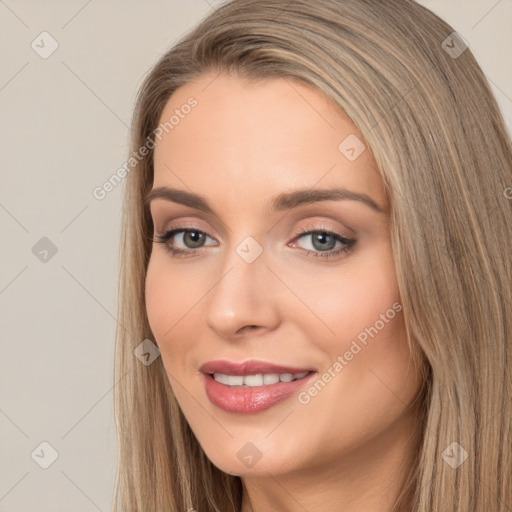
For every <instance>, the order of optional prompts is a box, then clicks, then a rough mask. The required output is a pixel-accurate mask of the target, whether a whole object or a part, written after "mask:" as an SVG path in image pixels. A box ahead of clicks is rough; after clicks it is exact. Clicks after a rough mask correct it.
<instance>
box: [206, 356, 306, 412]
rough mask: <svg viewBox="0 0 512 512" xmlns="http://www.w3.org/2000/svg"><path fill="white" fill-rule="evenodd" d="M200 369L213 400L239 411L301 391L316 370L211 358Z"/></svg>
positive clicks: (263, 407) (274, 402) (261, 406)
mask: <svg viewBox="0 0 512 512" xmlns="http://www.w3.org/2000/svg"><path fill="white" fill-rule="evenodd" d="M200 370H201V372H202V373H203V374H204V375H203V381H204V386H205V390H206V395H207V396H208V398H209V400H210V402H212V404H214V405H216V406H217V407H219V408H221V409H223V410H225V411H227V412H236V413H255V412H260V411H264V410H266V409H269V408H270V407H273V406H274V405H277V404H278V403H280V402H282V401H283V400H286V399H287V398H289V397H291V396H292V395H294V394H295V393H297V392H298V391H299V390H300V389H301V388H302V387H304V386H305V384H306V382H307V381H309V380H310V379H311V377H312V376H313V375H315V374H316V371H315V370H312V369H310V368H307V367H293V366H285V365H277V364H273V363H267V362H264V361H245V362H243V363H234V362H231V361H210V362H208V363H205V364H203V365H202V366H201V368H200ZM214 376H215V377H214ZM276 377H278V378H277V379H276ZM264 382H266V383H264ZM260 384H261V385H260Z"/></svg>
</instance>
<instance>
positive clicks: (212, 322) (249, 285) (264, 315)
mask: <svg viewBox="0 0 512 512" xmlns="http://www.w3.org/2000/svg"><path fill="white" fill-rule="evenodd" d="M220 268H221V272H220V273H219V279H218V280H217V281H216V284H215V285H214V286H213V288H212V290H211V292H210V293H209V299H208V301H207V311H206V321H207V323H208V325H209V327H210V328H211V329H213V330H214V331H216V332H217V333H218V334H219V335H223V336H229V335H232V334H235V333H236V332H237V331H238V330H240V329H241V328H243V327H245V326H249V325H251V326H259V327H271V326H273V325H274V324H275V322H276V319H277V307H276V304H275V302H274V299H273V297H274V296H275V294H273V293H272V286H273V285H272V283H271V279H270V278H271V277H272V274H271V272H270V271H269V270H268V268H267V257H266V254H265V251H264V249H263V247H262V245H261V244H260V243H259V242H258V241H257V240H256V239H255V238H253V237H252V236H247V237H245V238H243V239H242V241H241V242H239V243H238V244H237V245H236V246H234V247H232V248H230V250H229V253H228V254H226V255H224V258H223V262H222V265H221V267H220Z"/></svg>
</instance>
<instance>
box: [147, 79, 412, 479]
mask: <svg viewBox="0 0 512 512" xmlns="http://www.w3.org/2000/svg"><path fill="white" fill-rule="evenodd" d="M191 97H193V99H190V98H191ZM186 105H189V107H187V106H186ZM190 105H193V106H192V107H190ZM172 116H174V117H173V118H172V121H171V122H170V124H169V123H168V124H167V130H161V132H159V133H163V136H162V137H161V140H158V139H157V140H156V148H155V177H154V183H153V191H152V193H151V195H152V200H151V203H150V208H151V215H152V218H153V222H154V227H155V240H156V242H157V243H154V244H153V249H152V253H151V259H150V262H149V267H148V271H147V280H146V305H147V312H148V317H149V321H150V325H151V329H152V331H153V333H154V336H155V341H156V343H157V344H158V346H159V348H160V351H161V357H162V360H163V364H164V366H165V369H166V371H167V374H168V377H169V380H170V383H171V386H172V389H173V391H174V393H175V396H176V398H177V400H178V402H179V405H180V407H181V409H182V411H183V413H184V415H185V417H186V418H187V420H188V422H189V424H190V427H191V428H192V430H193V432H194V433H195V435H196V437H197V439H198V441H199V443H200V444H201V445H202V447H203V449H204V451H205V452H206V454H207V456H208V457H209V458H210V459H211V461H212V462H213V463H214V464H215V465H216V466H218V467H219V468H220V469H221V470H223V471H225V472H227V473H231V474H236V475H242V476H244V475H245V476H248V475H266V474H268V473H270V474H272V475H278V474H284V473H290V472H292V471H297V470H301V471H303V470H315V471H316V470H318V468H325V467H332V464H336V465H339V466H343V465H347V467H348V465H349V464H350V465H351V466H350V467H352V468H354V463H355V462H356V461H357V463H358V464H361V463H362V461H364V460H366V459H367V458H368V457H370V454H371V457H373V459H374V463H375V465H378V464H380V463H377V460H386V454H387V455H389V456H390V457H391V456H395V457H396V454H397V453H399V452H400V451H401V450H402V448H403V445H404V440H405V439H406V438H407V437H408V436H409V435H410V433H411V426H412V425H414V424H416V420H415V418H414V415H413V414H412V413H411V410H410V409H409V407H408V406H409V405H410V404H411V402H412V400H413V398H414V397H415V396H416V394H417V392H418V390H419V386H420V384H421V375H420V372H419V370H417V369H416V368H415V367H414V366H413V364H412V361H411V356H410V352H409V350H408V345H407V340H406V334H405V328H404V321H403V312H402V311H401V309H402V307H401V304H400V295H399V291H398V286H397V279H396V273H395V268H394V263H393V255H392V249H391V241H390V233H389V224H388V222H389V213H388V207H387V204H386V195H385V190H384V187H383V182H382V180H381V178H380V176H379V174H378V172H377V171H376V163H375V161H374V159H373V158H372V156H371V154H370V151H369V150H368V148H365V147H364V146H363V143H364V142H363V141H362V136H361V134H360V133H359V131H358V130H357V129H356V127H355V126H354V125H353V123H352V122H351V121H350V120H349V119H348V118H347V117H346V116H345V115H344V114H343V113H342V112H340V111H339V110H338V109H336V108H335V107H334V106H333V104H332V103H329V102H328V101H327V100H326V99H325V97H324V96H323V95H322V94H320V93H319V92H318V91H316V90H315V89H313V88H310V87H309V86H306V85H302V84H300V83H298V82H296V81H289V80H285V79H272V80H267V81H260V82H246V81H244V80H242V79H240V78H234V77H229V76H228V75H219V76H217V77H215V75H213V74H209V75H204V76H203V77H201V79H200V80H197V81H195V82H192V83H189V84H187V85H185V86H183V87H182V88H180V89H178V90H177V91H176V92H175V94H173V95H172V97H171V98H170V100H169V101H168V103H167V105H166V107H165V110H164V112H163V114H162V117H161V123H162V124H163V123H165V122H166V121H169V120H170V119H171V117H172ZM158 236H160V237H162V238H160V239H159V238H158ZM164 240H166V241H165V243H164ZM158 242H162V243H158ZM173 251H176V252H173ZM305 372H307V373H305ZM212 374H216V375H215V377H214V376H212ZM290 379H294V380H292V381H291V382H290ZM376 454H378V456H376ZM393 454H394V455H393ZM365 457H366V459H365Z"/></svg>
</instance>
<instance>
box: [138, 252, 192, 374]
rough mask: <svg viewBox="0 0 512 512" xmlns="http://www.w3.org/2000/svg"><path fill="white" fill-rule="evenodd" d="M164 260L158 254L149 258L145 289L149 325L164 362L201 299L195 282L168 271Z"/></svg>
mask: <svg viewBox="0 0 512 512" xmlns="http://www.w3.org/2000/svg"><path fill="white" fill-rule="evenodd" d="M165 260H166V259H165V256H162V255H160V254H157V255H154V256H153V255H152V257H151V259H150V261H149V265H148V270H147V274H146V290H145V297H146V310H147V314H148V320H149V325H150V327H151V330H152V332H153V334H154V336H155V338H156V339H155V341H156V342H157V343H158V345H159V347H160V350H161V352H162V357H163V360H164V363H166V359H167V357H166V354H167V353H168V352H169V350H173V349H176V348H177V345H178V343H176V342H179V340H182V339H183V332H182V329H183V326H184V325H185V324H186V323H187V320H188V315H189V314H190V313H191V311H192V309H193V306H194V304H196V303H197V302H198V301H199V299H200V297H201V290H200V289H198V282H197V280H195V279H191V278H190V276H189V275H188V274H189V273H188V272H186V271H180V269H179V268H178V269H176V268H175V269H173V270H170V268H169V263H168V262H166V261H165ZM178 334H179V336H178ZM171 341H172V343H171ZM166 366H167V365H166Z"/></svg>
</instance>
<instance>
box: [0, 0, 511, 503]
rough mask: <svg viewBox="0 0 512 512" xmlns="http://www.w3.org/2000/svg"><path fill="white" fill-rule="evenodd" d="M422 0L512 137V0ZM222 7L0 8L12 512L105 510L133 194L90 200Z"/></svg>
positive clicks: (5, 461)
mask: <svg viewBox="0 0 512 512" xmlns="http://www.w3.org/2000/svg"><path fill="white" fill-rule="evenodd" d="M421 3H422V4H423V5H425V6H426V7H429V8H430V9H432V10H433V11H434V12H435V13H437V14H438V15H440V16H441V17H442V18H444V19H445V20H446V21H448V22H449V23H450V24H451V25H452V26H453V27H454V29H455V30H457V31H458V32H459V33H460V34H461V35H462V36H463V37H464V39H466V41H467V42H468V43H469V47H470V49H471V51H472V52H473V53H474V54H475V56H476V58H477V60H478V61H479V63H480V65H481V67H482V69H483V70H484V72H485V74H486V76H487V78H488V79H489V82H490V84H491V86H492V89H493V91H494V93H495V95H496V97H497V99H498V102H499V104H500V106H501V108H502V111H503V113H504V116H505V118H506V120H507V125H508V127H509V131H510V129H511V128H510V127H511V120H512V99H511V98H512V60H511V59H510V55H511V51H512V31H511V30H510V27H511V20H512V1H511V0H448V1H447V0H423V1H422V2H421ZM219 4H220V2H218V1H217V2H214V1H212V0H165V1H164V0H152V1H146V2H142V1H133V0H131V1H126V0H124V1H121V0H110V1H102V0H89V1H87V0H80V1H75V0H72V1H71V0H68V1H63V0H61V1H55V0H46V1H44V2H37V1H27V0H0V41H1V48H0V56H1V57H0V58H1V66H0V120H1V121H0V140H1V160H2V162H1V182H0V226H1V237H2V239H1V243H0V255H1V265H0V311H1V323H0V329H1V332H0V341H1V357H0V365H1V367H0V439H1V455H0V460H1V463H0V512H36V511H37V512H39V511H41V510H44V511H45V512H64V511H74V512H95V511H98V510H100V511H103V512H106V511H108V510H109V506H110V503H111V495H112V488H113V482H114V473H115V467H116V441H115V424H114V417H113V407H112V389H113V386H114V377H113V354H114V333H115V328H116V318H115V317H116V311H117V279H118V248H119V232H120V213H121V198H122V186H119V187H117V188H116V189H115V190H113V191H112V192H111V193H110V194H108V195H107V197H106V198H105V199H103V200H101V201H100V200H97V199H95V198H94V196H93V194H92V191H93V189H94V188H95V187H97V186H100V185H101V184H102V183H104V182H105V181H106V180H107V179H108V178H109V177H110V176H111V175H112V174H113V173H114V172H115V171H116V170H117V169H118V168H119V166H121V165H122V163H123V162H124V161H125V159H126V154H127V151H128V127H129V124H130V120H131V115H132V109H133V105H134V98H135V94H136V91H137V89H138V87H139V85H140V84H141V81H142V78H143V76H144V75H145V73H146V72H147V71H148V70H149V68H150V67H151V66H152V65H153V64H154V63H155V62H156V60H157V59H158V57H159V56H160V55H161V54H162V53H164V52H165V51H166V50H167V49H168V48H169V47H170V46H171V45H172V44H173V43H174V42H176V41H177V40H178V39H179V38H180V37H181V36H182V35H184V33H185V32H186V31H188V30H189V29H190V28H191V27H192V26H194V25H195V24H196V23H197V22H198V21H199V20H200V19H201V18H202V17H204V16H205V15H207V14H208V13H209V12H211V10H212V9H213V8H215V7H216V6H218V5H219ZM43 32H46V34H42V33H43ZM41 34H42V35H41ZM439 43H440V44H441V41H440V42H439ZM56 45H58V47H57V46H56ZM55 48H56V49H55ZM52 50H54V51H53V53H51V51H52ZM49 53H51V55H48V54H49ZM508 185H512V183H511V184H508ZM141 341H142V340H141ZM41 443H45V444H41ZM46 443H47V444H46ZM55 457H57V458H55ZM50 463H51V465H49V467H47V468H46V469H44V467H42V466H45V465H48V464H50Z"/></svg>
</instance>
